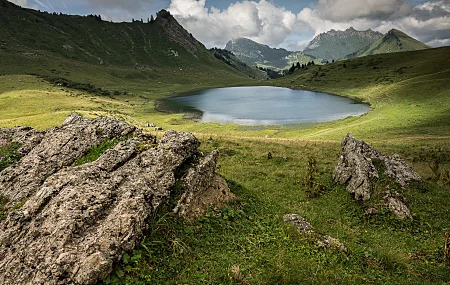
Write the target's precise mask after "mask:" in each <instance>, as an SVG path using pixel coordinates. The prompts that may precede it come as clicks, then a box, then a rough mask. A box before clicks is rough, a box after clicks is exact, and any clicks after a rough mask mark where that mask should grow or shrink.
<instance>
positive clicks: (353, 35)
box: [303, 27, 383, 61]
mask: <svg viewBox="0 0 450 285" xmlns="http://www.w3.org/2000/svg"><path fill="white" fill-rule="evenodd" d="M382 37H383V34H382V33H379V32H375V31H372V30H370V29H369V30H367V31H357V30H355V29H354V28H352V27H351V28H348V29H347V30H345V31H335V30H331V31H329V32H326V33H322V34H320V35H318V36H316V37H315V38H314V39H313V40H312V41H311V42H310V43H309V44H308V46H307V47H306V48H305V50H304V51H303V52H304V53H305V54H307V55H312V56H314V57H318V58H323V59H325V60H328V61H332V60H338V59H342V58H345V57H346V56H347V55H349V54H351V53H355V52H358V51H360V50H361V49H364V48H367V47H368V46H370V45H371V44H373V43H374V42H375V41H377V40H379V39H381V38H382Z"/></svg>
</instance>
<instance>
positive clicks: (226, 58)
mask: <svg viewBox="0 0 450 285" xmlns="http://www.w3.org/2000/svg"><path fill="white" fill-rule="evenodd" d="M210 51H211V53H212V54H213V55H214V56H215V57H216V58H217V59H219V60H221V61H223V62H225V63H226V64H228V65H229V66H231V67H233V68H235V69H237V70H239V71H240V72H242V73H244V74H247V75H248V76H249V77H252V78H255V79H266V78H267V75H266V73H265V72H263V71H261V70H259V69H257V68H256V67H252V66H249V65H247V64H246V63H244V62H242V61H241V60H240V59H239V58H237V57H236V56H235V55H234V53H232V52H231V51H228V50H226V49H219V48H212V49H210Z"/></svg>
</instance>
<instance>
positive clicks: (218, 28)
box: [169, 0, 305, 47]
mask: <svg viewBox="0 0 450 285" xmlns="http://www.w3.org/2000/svg"><path fill="white" fill-rule="evenodd" d="M205 5H206V1H205V0H199V1H196V0H172V1H171V3H170V6H169V11H170V12H171V13H172V14H173V15H174V16H175V18H176V19H177V20H178V21H179V22H180V23H181V24H182V25H183V26H184V27H185V28H186V29H187V30H188V31H190V32H192V34H193V35H194V36H195V37H196V38H197V39H199V40H200V41H202V42H203V43H205V44H206V45H207V46H219V47H223V46H224V45H225V44H226V43H227V42H228V41H229V40H230V39H232V38H238V37H246V38H250V39H252V40H255V41H258V42H261V43H264V44H267V45H270V46H278V45H280V44H282V43H283V42H284V41H285V40H286V38H287V37H288V36H289V35H291V34H292V33H299V32H304V31H305V28H304V27H302V26H301V25H300V24H301V23H300V22H299V21H298V20H297V17H296V15H295V14H294V13H292V12H291V11H288V10H286V9H285V8H284V7H277V6H275V5H274V4H273V3H272V2H269V1H266V0H260V1H259V2H255V1H242V2H236V3H233V4H230V6H229V7H228V8H227V9H224V10H219V9H217V8H214V7H213V8H211V9H210V10H209V9H207V8H206V6H205Z"/></svg>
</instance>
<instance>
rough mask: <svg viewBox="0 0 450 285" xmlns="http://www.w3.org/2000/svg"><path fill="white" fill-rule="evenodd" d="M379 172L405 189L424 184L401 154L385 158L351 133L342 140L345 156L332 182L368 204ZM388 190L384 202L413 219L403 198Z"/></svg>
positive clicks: (398, 214)
mask: <svg viewBox="0 0 450 285" xmlns="http://www.w3.org/2000/svg"><path fill="white" fill-rule="evenodd" d="M380 173H382V174H383V175H384V176H385V177H386V178H387V179H390V180H391V181H394V182H395V183H397V184H398V185H399V186H400V187H402V188H406V187H408V186H409V185H410V183H412V182H421V181H422V178H421V177H420V176H419V175H418V174H417V173H416V172H415V171H414V169H412V167H410V166H409V165H407V164H406V163H405V162H404V161H403V160H402V159H401V158H400V157H399V156H398V155H394V156H385V155H383V154H382V153H380V152H378V151H377V150H375V149H373V148H371V147H370V146H369V145H368V144H366V143H365V142H364V141H358V140H357V139H355V138H354V137H353V136H352V135H350V134H348V135H347V136H346V137H345V138H344V139H343V140H342V155H341V156H340V159H339V163H338V165H337V166H336V168H335V169H334V173H333V180H334V181H335V182H336V183H339V184H345V185H346V188H347V191H348V192H350V193H352V194H354V195H355V199H356V200H362V201H367V200H369V199H370V198H371V195H372V193H373V189H374V181H375V180H377V179H378V178H380ZM386 190H387V193H386V196H385V200H386V203H387V204H388V205H389V208H390V209H391V210H393V212H394V213H395V214H397V216H399V217H401V218H404V217H410V213H409V210H408V209H407V207H406V204H405V203H404V202H403V199H402V198H400V197H401V195H400V194H399V193H396V192H392V191H391V190H389V189H386ZM405 208H406V209H405Z"/></svg>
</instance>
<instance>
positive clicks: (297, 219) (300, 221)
mask: <svg viewBox="0 0 450 285" xmlns="http://www.w3.org/2000/svg"><path fill="white" fill-rule="evenodd" d="M283 220H284V221H285V222H287V223H289V224H292V225H294V226H295V227H296V228H297V229H298V230H299V231H300V232H301V233H305V232H310V231H312V230H313V229H314V227H313V226H312V225H311V224H310V223H308V222H307V221H306V220H305V218H303V217H302V216H299V215H297V214H288V215H285V216H284V217H283Z"/></svg>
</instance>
